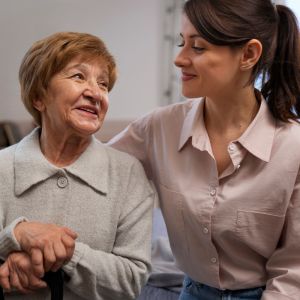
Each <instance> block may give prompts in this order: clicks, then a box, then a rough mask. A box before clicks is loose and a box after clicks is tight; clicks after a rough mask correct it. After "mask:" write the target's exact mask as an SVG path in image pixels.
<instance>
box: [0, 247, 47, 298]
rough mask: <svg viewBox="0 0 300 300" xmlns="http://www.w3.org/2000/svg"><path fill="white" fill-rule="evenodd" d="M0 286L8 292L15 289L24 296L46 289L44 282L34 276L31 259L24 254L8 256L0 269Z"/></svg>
mask: <svg viewBox="0 0 300 300" xmlns="http://www.w3.org/2000/svg"><path fill="white" fill-rule="evenodd" d="M0 285H1V286H2V287H3V288H4V289H5V290H6V291H8V292H9V291H11V289H12V288H15V289H17V290H18V291H20V292H21V293H24V294H27V293H30V292H32V291H34V290H36V289H41V288H45V287H47V284H46V282H45V281H43V280H41V279H40V278H39V277H37V276H36V275H35V274H34V272H33V269H32V264H31V259H30V257H29V255H28V254H27V253H25V252H13V253H11V254H10V255H9V256H8V258H7V260H6V261H5V263H4V264H3V265H2V266H1V267H0Z"/></svg>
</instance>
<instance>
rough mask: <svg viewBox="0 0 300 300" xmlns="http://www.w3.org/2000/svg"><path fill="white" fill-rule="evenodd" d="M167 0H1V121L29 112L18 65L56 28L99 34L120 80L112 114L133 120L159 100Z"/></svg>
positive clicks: (26, 115) (111, 95)
mask: <svg viewBox="0 0 300 300" xmlns="http://www.w3.org/2000/svg"><path fill="white" fill-rule="evenodd" d="M163 2H164V1H162V0H150V1H149V0H84V1H82V0H21V1H20V0H9V1H7V0H0V7H1V8H0V37H1V42H0V54H1V55H0V105H1V106H0V107H1V108H0V120H4V119H6V120H7V119H10V120H20V119H21V120H25V119H30V115H29V114H28V113H27V112H26V111H25V109H24V108H23V104H22V102H21V100H20V96H19V84H18V77H17V73H18V68H19V64H20V62H21V59H22V57H23V55H24V54H25V51H26V50H27V49H28V48H29V47H30V46H31V44H32V43H33V42H34V41H36V40H38V39H40V38H43V37H45V36H47V35H49V34H52V33H54V32H56V31H69V30H70V31H80V32H89V33H92V34H95V35H98V36H100V37H101V38H102V39H103V40H104V41H105V42H106V44H107V46H108V48H109V49H110V51H111V52H112V54H113V55H114V56H115V58H116V60H117V64H118V67H119V79H118V81H117V83H116V86H115V87H114V89H113V91H112V92H111V94H110V110H109V113H108V115H107V118H110V119H117V118H122V119H131V118H136V117H138V116H140V115H142V114H144V113H146V112H148V111H149V110H151V109H153V108H154V107H156V106H157V105H159V102H160V99H159V98H160V89H161V87H160V82H161V78H160V75H159V74H160V72H159V68H160V63H161V62H160V59H161V55H162V54H161V53H160V48H161V44H162V30H163V29H162V24H163V22H162V16H163V9H164V8H163Z"/></svg>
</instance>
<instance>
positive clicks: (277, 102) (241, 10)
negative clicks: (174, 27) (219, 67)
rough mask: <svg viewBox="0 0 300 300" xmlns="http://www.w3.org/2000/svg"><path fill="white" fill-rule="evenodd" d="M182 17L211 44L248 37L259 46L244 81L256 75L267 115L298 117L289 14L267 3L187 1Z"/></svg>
mask: <svg viewBox="0 0 300 300" xmlns="http://www.w3.org/2000/svg"><path fill="white" fill-rule="evenodd" d="M184 13H185V14H186V15H187V17H188V18H189V20H190V22H191V23H192V24H193V26H194V27H195V29H196V30H197V31H198V33H199V34H200V35H201V36H202V37H203V38H204V39H205V40H207V41H208V42H210V43H212V44H214V45H220V46H230V47H241V46H243V45H244V44H246V43H247V42H248V41H250V40H251V39H257V40H259V41H260V42H261V44H262V46H263V52H262V55H261V57H260V59H259V61H258V62H257V64H256V65H255V67H254V69H253V73H252V77H251V79H250V82H251V83H254V82H255V80H256V79H257V78H258V76H262V87H261V92H262V95H263V96H264V97H265V99H266V101H267V103H268V106H269V108H270V110H271V112H272V114H273V116H274V117H275V118H277V119H279V120H282V121H284V122H289V120H291V119H292V120H297V119H298V118H299V116H300V53H299V50H300V48H299V30H298V24H297V19H296V17H295V15H294V13H293V12H292V11H291V10H290V9H289V8H288V7H286V6H284V5H275V4H272V2H271V1H270V0H188V1H186V3H185V4H184Z"/></svg>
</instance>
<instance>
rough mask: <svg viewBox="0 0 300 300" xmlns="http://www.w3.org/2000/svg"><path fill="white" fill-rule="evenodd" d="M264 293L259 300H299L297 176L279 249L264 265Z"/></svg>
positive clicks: (299, 191) (299, 178)
mask: <svg viewBox="0 0 300 300" xmlns="http://www.w3.org/2000/svg"><path fill="white" fill-rule="evenodd" d="M266 268H267V273H268V277H269V280H268V281H267V286H266V290H265V291H264V293H263V296H262V300H273V299H276V300H291V299H294V300H296V299H299V295H300V175H299V174H298V176H297V180H296V183H295V187H294V190H293V193H292V198H291V201H290V205H289V207H288V210H287V213H286V220H285V225H284V228H283V232H282V236H281V239H280V242H279V244H278V247H277V249H276V251H275V252H274V254H273V255H272V256H271V257H270V259H269V260H268V262H267V266H266Z"/></svg>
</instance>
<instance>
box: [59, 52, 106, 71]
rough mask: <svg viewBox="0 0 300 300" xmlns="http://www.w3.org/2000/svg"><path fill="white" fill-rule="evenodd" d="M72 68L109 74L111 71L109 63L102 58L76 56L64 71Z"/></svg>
mask: <svg viewBox="0 0 300 300" xmlns="http://www.w3.org/2000/svg"><path fill="white" fill-rule="evenodd" d="M72 68H80V69H93V70H98V71H101V73H107V74H108V71H109V68H108V62H107V61H106V60H105V59H104V58H103V57H100V56H85V55H80V56H76V57H74V58H72V59H71V60H70V61H69V62H68V63H67V65H66V66H65V67H64V68H63V69H64V70H66V69H72Z"/></svg>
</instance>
